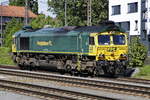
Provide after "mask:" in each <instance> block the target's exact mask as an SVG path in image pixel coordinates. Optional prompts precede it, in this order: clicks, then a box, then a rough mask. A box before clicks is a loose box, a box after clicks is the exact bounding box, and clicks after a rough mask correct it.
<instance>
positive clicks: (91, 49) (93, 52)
mask: <svg viewBox="0 0 150 100" xmlns="http://www.w3.org/2000/svg"><path fill="white" fill-rule="evenodd" d="M89 53H90V54H91V55H96V54H97V50H96V44H95V37H94V36H90V37H89Z"/></svg>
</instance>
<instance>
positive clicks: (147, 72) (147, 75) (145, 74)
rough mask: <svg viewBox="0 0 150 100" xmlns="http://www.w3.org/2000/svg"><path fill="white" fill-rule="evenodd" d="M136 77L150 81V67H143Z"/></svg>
mask: <svg viewBox="0 0 150 100" xmlns="http://www.w3.org/2000/svg"><path fill="white" fill-rule="evenodd" d="M134 77H136V78H143V79H149V80H150V65H146V66H144V67H141V68H140V72H139V73H137V74H136V75H135V76H134Z"/></svg>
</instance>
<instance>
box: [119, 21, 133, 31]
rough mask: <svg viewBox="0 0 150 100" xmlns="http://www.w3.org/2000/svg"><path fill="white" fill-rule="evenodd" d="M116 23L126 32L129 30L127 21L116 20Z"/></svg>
mask: <svg viewBox="0 0 150 100" xmlns="http://www.w3.org/2000/svg"><path fill="white" fill-rule="evenodd" d="M116 25H117V26H119V27H121V28H123V29H124V30H125V31H126V32H129V31H130V22H129V21H127V22H118V23H116Z"/></svg>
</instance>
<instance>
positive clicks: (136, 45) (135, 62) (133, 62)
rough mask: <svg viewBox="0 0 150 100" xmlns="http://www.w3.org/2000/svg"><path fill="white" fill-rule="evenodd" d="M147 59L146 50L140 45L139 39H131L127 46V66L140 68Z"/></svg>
mask: <svg viewBox="0 0 150 100" xmlns="http://www.w3.org/2000/svg"><path fill="white" fill-rule="evenodd" d="M146 57H147V48H146V47H145V46H144V45H143V44H142V43H140V40H139V37H133V38H132V39H131V42H130V44H129V65H130V66H131V67H142V66H143V65H144V61H145V59H146Z"/></svg>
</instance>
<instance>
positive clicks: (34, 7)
mask: <svg viewBox="0 0 150 100" xmlns="http://www.w3.org/2000/svg"><path fill="white" fill-rule="evenodd" d="M28 1H29V2H28V5H29V9H30V10H31V11H32V12H33V13H35V14H38V0H28ZM9 2H10V3H9V5H13V6H25V0H9Z"/></svg>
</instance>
